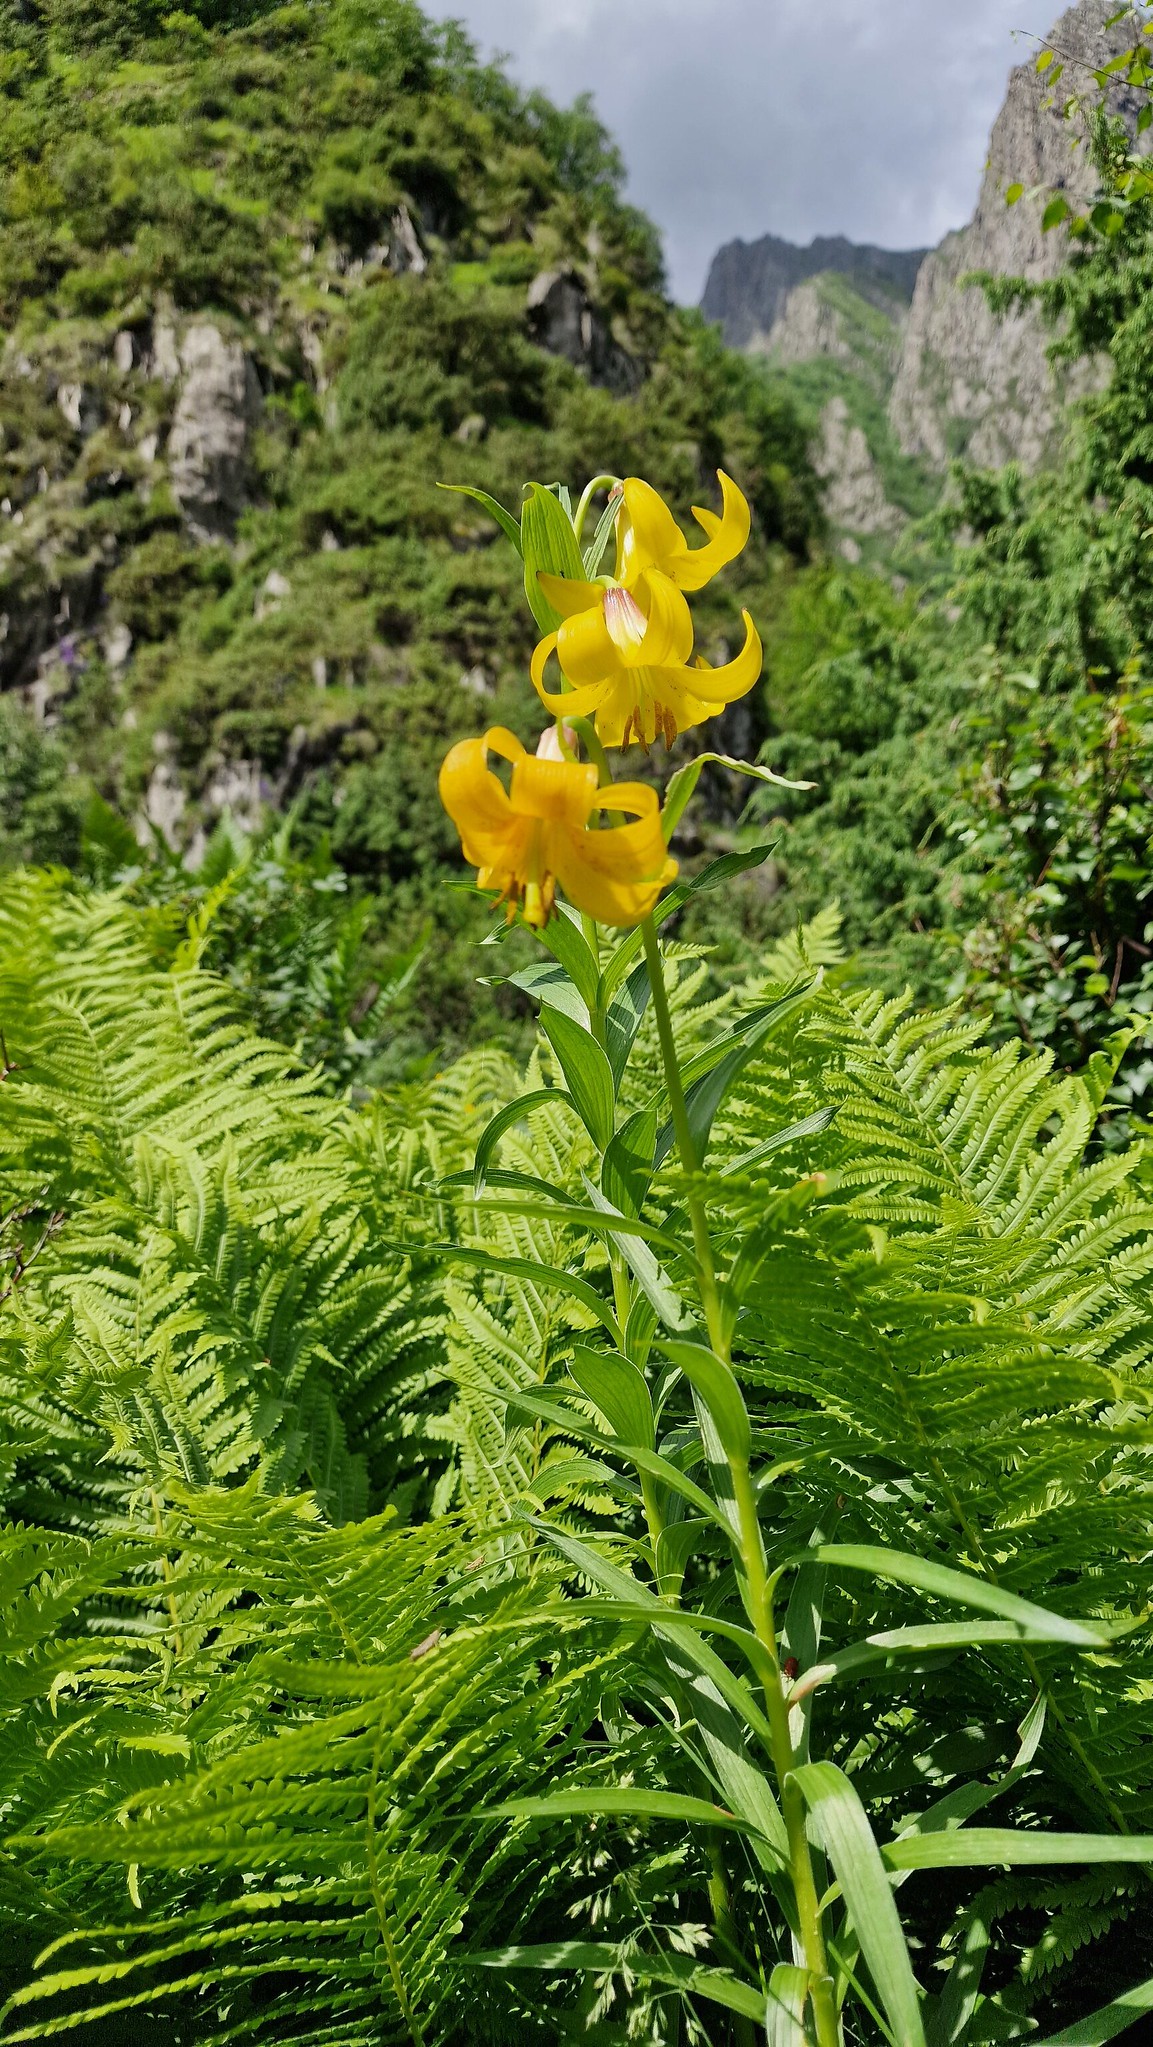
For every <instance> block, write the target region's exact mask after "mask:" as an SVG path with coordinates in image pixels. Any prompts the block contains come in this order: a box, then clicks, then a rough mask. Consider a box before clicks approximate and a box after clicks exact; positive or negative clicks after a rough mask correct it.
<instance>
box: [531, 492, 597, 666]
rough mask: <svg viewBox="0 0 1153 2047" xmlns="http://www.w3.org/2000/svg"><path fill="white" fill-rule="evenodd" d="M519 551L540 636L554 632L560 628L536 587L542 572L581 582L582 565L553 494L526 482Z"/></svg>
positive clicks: (557, 615) (567, 520)
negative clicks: (522, 559) (522, 558)
mask: <svg viewBox="0 0 1153 2047" xmlns="http://www.w3.org/2000/svg"><path fill="white" fill-rule="evenodd" d="M520 536H521V552H522V554H523V556H524V590H525V596H526V597H527V598H528V602H529V609H530V611H531V612H532V615H533V617H534V618H535V620H536V622H537V624H538V626H539V627H540V629H541V631H542V633H555V632H556V631H557V628H558V627H559V626H560V625H561V623H562V620H561V615H560V612H559V611H554V610H553V607H552V605H551V604H550V603H549V601H548V598H547V597H546V596H545V594H544V591H543V590H542V589H541V587H540V582H539V577H540V575H541V574H542V572H543V573H544V574H545V575H549V576H567V577H568V578H569V579H570V580H571V581H573V582H577V583H583V581H584V574H585V565H584V561H583V559H582V557H581V551H580V548H579V547H578V545H577V537H576V532H575V530H574V527H573V522H572V519H571V517H570V515H569V513H568V512H566V510H565V508H564V506H563V505H562V504H561V501H560V499H559V498H558V497H557V495H556V493H555V492H554V491H551V490H548V489H546V487H545V485H544V484H543V483H530V484H529V486H528V489H527V493H526V496H525V502H524V509H523V511H522V513H521V521H520Z"/></svg>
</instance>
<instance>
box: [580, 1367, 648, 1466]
mask: <svg viewBox="0 0 1153 2047" xmlns="http://www.w3.org/2000/svg"><path fill="white" fill-rule="evenodd" d="M569 1371H570V1372H571V1373H572V1376H573V1378H574V1379H575V1380H576V1383H577V1385H578V1386H579V1387H580V1389H581V1392H582V1393H585V1394H587V1395H588V1398H589V1399H590V1400H591V1401H592V1402H593V1404H594V1406H596V1407H598V1408H599V1409H600V1411H601V1413H602V1414H603V1416H604V1418H605V1420H606V1421H607V1422H608V1424H609V1427H610V1428H611V1429H612V1431H613V1434H614V1435H616V1436H619V1438H620V1440H621V1442H622V1443H636V1444H638V1445H639V1446H640V1447H641V1448H642V1449H645V1450H651V1449H652V1448H653V1446H654V1444H655V1442H656V1422H655V1420H654V1418H653V1399H652V1394H651V1393H650V1392H649V1389H648V1384H647V1382H646V1380H645V1376H644V1373H643V1372H638V1370H637V1368H636V1366H635V1365H634V1364H631V1363H630V1361H629V1359H628V1358H622V1357H621V1355H620V1353H619V1351H604V1350H588V1349H586V1348H585V1346H584V1345H583V1344H582V1345H578V1347H577V1349H576V1350H574V1352H573V1354H572V1358H571V1360H570V1362H569Z"/></svg>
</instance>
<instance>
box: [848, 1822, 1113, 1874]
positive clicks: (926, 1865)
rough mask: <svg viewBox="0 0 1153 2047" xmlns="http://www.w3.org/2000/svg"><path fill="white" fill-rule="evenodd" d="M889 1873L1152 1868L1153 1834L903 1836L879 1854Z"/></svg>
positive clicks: (990, 1830)
mask: <svg viewBox="0 0 1153 2047" xmlns="http://www.w3.org/2000/svg"><path fill="white" fill-rule="evenodd" d="M883 1853H884V1857H885V1861H886V1863H887V1864H888V1866H889V1868H890V1869H997V1868H1000V1867H1003V1868H1005V1869H1025V1868H1029V1869H1032V1868H1044V1867H1045V1866H1046V1865H1047V1864H1056V1863H1065V1862H1074V1863H1099V1862H1153V1834H1049V1833H1043V1832H1040V1831H1038V1832H1036V1833H1032V1832H1029V1831H1026V1830H1025V1829H1024V1828H1020V1827H953V1828H951V1829H950V1830H948V1831H947V1832H945V1833H941V1834H902V1835H901V1837H900V1839H899V1840H897V1841H889V1842H887V1843H886V1845H885V1848H884V1851H883Z"/></svg>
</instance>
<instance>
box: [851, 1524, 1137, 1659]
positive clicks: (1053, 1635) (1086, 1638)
mask: <svg viewBox="0 0 1153 2047" xmlns="http://www.w3.org/2000/svg"><path fill="white" fill-rule="evenodd" d="M817 1560H818V1562H819V1563H822V1564H827V1565H828V1566H829V1569H830V1570H831V1571H832V1572H833V1573H834V1575H835V1574H836V1573H837V1572H838V1571H864V1572H866V1573H867V1575H868V1576H869V1577H871V1578H881V1579H885V1578H887V1579H889V1580H890V1581H891V1582H892V1583H893V1584H895V1585H911V1586H914V1587H915V1588H916V1589H917V1590H918V1591H921V1592H932V1593H934V1594H935V1595H936V1596H937V1598H939V1599H951V1600H955V1601H956V1602H957V1603H958V1604H959V1605H962V1606H974V1607H976V1608H977V1609H978V1611H979V1612H981V1613H991V1614H996V1615H997V1616H998V1617H999V1618H1000V1619H1001V1620H1007V1621H1013V1622H1015V1623H1016V1624H1017V1626H1019V1627H1020V1628H1022V1629H1029V1628H1035V1629H1047V1630H1049V1631H1050V1632H1049V1633H1048V1635H1047V1637H1046V1639H1047V1640H1049V1641H1051V1642H1067V1643H1069V1644H1071V1646H1072V1647H1074V1648H1076V1649H1109V1648H1111V1647H1112V1646H1113V1637H1112V1632H1111V1630H1110V1629H1109V1627H1108V1626H1107V1625H1106V1623H1105V1622H1104V1621H1092V1622H1089V1621H1076V1620H1071V1619H1070V1618H1069V1617H1068V1615H1066V1614H1057V1613H1052V1612H1051V1611H1050V1610H1049V1608H1048V1607H1044V1606H1036V1605H1035V1604H1034V1603H1033V1601H1032V1600H1030V1599H1019V1598H1018V1596H1017V1594H1016V1593H1015V1592H1005V1591H1003V1590H1002V1588H1001V1586H999V1585H992V1584H990V1582H989V1580H988V1579H987V1578H978V1577H976V1576H975V1575H974V1574H972V1573H970V1572H968V1571H954V1570H951V1569H950V1568H949V1566H948V1565H947V1564H937V1563H934V1562H933V1561H932V1560H931V1559H930V1558H928V1557H917V1556H907V1555H904V1554H903V1553H902V1552H901V1551H899V1550H891V1549H873V1548H864V1547H859V1546H857V1545H855V1544H851V1543H850V1544H839V1543H838V1544H833V1543H826V1544H824V1545H823V1546H822V1547H821V1549H819V1550H818V1551H817Z"/></svg>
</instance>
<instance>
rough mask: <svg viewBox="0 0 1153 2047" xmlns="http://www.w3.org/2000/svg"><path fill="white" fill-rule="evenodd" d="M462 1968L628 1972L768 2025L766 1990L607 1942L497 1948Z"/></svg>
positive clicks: (686, 1959) (684, 1959)
mask: <svg viewBox="0 0 1153 2047" xmlns="http://www.w3.org/2000/svg"><path fill="white" fill-rule="evenodd" d="M461 1964H462V1966H463V1967H466V1968H470V1969H502V1970H506V1971H507V1970H510V1969H542V1970H545V1971H546V1972H548V1973H550V1974H553V1975H561V1974H562V1973H563V1972H564V1971H566V1970H568V1969H578V1970H582V1971H584V1972H585V1973H590V1972H591V1973H592V1974H594V1975H597V1976H611V1975H612V1974H613V1973H614V1971H621V1970H627V1971H628V1973H629V1975H630V1976H633V1977H635V1978H636V1979H637V1980H638V1981H639V1982H642V1983H663V1984H667V1985H668V1987H669V1988H670V1989H671V1990H681V1991H683V1992H684V1994H685V1996H686V1997H703V1998H706V1999H707V2000H708V2002H709V2003H711V2004H719V2005H721V2006H722V2007H723V2009H724V2010H725V2011H735V2012H739V2013H740V2015H741V2017H742V2018H747V2019H754V2020H756V2021H758V2022H759V2023H763V2022H764V2017H765V1995H764V1992H763V1991H762V1990H754V1989H753V1987H752V1985H751V1984H749V1983H742V1982H741V1981H740V1979H739V1977H736V1976H731V1975H730V1974H729V1973H728V1971H727V1970H726V1969H713V1968H710V1967H709V1966H708V1964H707V1963H704V1962H695V1961H694V1960H693V1959H692V1956H691V1955H674V1954H665V1955H642V1954H638V1953H637V1952H636V1951H635V1950H634V1949H633V1948H632V1947H628V1948H619V1947H611V1946H610V1945H609V1944H608V1942H604V1943H599V1942H596V1941H578V1940H558V1941H552V1942H550V1943H549V1944H548V1945H547V1946H544V1947H505V1948H493V1949H492V1951H491V1952H489V1953H480V1954H472V1955H464V1956H462V1957H461Z"/></svg>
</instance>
